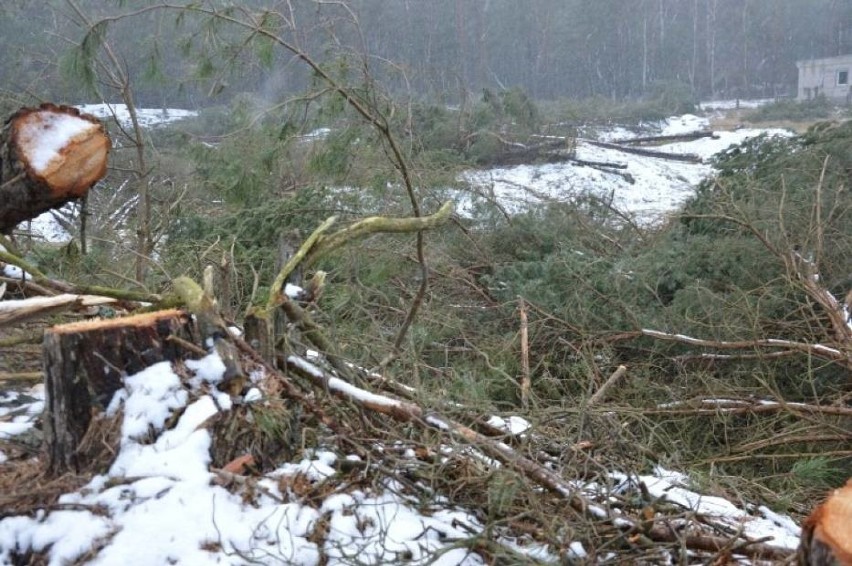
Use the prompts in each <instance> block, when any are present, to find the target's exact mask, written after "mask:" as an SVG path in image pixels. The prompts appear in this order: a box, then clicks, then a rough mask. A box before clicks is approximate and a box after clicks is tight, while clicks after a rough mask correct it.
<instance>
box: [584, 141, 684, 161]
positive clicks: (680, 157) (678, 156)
mask: <svg viewBox="0 0 852 566" xmlns="http://www.w3.org/2000/svg"><path fill="white" fill-rule="evenodd" d="M584 141H585V142H586V143H589V144H591V145H596V146H598V147H602V148H605V149H614V150H616V151H623V152H624V153H632V154H635V155H642V156H644V157H656V158H658V159H668V160H670V161H684V162H686V163H701V157H699V156H697V155H695V154H693V153H668V152H665V151H652V150H650V149H640V148H638V147H627V146H624V145H619V144H617V143H608V142H602V141H595V140H584Z"/></svg>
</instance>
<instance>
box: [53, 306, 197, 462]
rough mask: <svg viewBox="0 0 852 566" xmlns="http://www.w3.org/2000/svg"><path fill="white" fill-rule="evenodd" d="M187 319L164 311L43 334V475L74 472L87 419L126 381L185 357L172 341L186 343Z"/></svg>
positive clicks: (73, 325)
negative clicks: (177, 339) (45, 466)
mask: <svg viewBox="0 0 852 566" xmlns="http://www.w3.org/2000/svg"><path fill="white" fill-rule="evenodd" d="M191 334H192V325H191V322H190V319H189V316H188V315H187V314H186V313H184V312H182V311H179V310H165V311H158V312H153V313H146V314H140V315H135V316H129V317H125V318H116V319H109V320H91V321H84V322H74V323H70V324H63V325H59V326H54V327H53V328H50V329H48V330H47V331H46V332H45V334H44V351H43V354H44V367H45V378H44V379H45V397H46V399H45V419H44V437H45V443H46V445H47V452H48V462H49V466H48V467H49V470H50V471H51V472H52V473H54V474H58V473H63V472H66V471H78V470H79V467H80V464H81V462H79V461H78V455H77V447H78V446H79V443H80V440H81V439H82V438H83V436H84V435H85V434H86V431H87V430H88V428H89V423H90V422H91V420H92V414H93V413H94V412H97V411H98V410H102V409H103V408H105V407H106V406H107V405H108V404H109V402H110V400H111V399H112V396H113V394H114V393H115V392H116V391H117V390H119V389H120V388H122V387H123V386H124V383H123V378H124V376H126V375H129V374H134V373H137V372H139V371H141V370H143V369H145V368H146V367H148V366H150V365H153V364H154V363H156V362H160V361H163V360H169V361H173V360H176V359H180V358H183V357H185V355H187V354H188V352H185V351H184V350H183V349H182V348H181V347H180V346H179V345H178V344H176V343H175V342H173V341H170V340H167V339H168V337H169V336H172V335H176V336H178V337H182V338H185V339H186V338H191Z"/></svg>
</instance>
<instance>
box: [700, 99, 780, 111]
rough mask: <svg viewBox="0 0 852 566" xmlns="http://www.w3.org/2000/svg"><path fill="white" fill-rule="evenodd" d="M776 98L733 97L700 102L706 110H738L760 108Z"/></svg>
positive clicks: (701, 106)
mask: <svg viewBox="0 0 852 566" xmlns="http://www.w3.org/2000/svg"><path fill="white" fill-rule="evenodd" d="M775 101H776V99H774V98H756V99H753V100H741V99H738V98H732V99H729V100H706V101H704V102H701V103H699V104H698V107H699V108H701V109H702V110H704V111H708V110H736V109H737V108H760V107H761V106H766V105H767V104H772V103H773V102H775Z"/></svg>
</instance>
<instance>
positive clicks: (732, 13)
mask: <svg viewBox="0 0 852 566" xmlns="http://www.w3.org/2000/svg"><path fill="white" fill-rule="evenodd" d="M202 4H206V5H210V6H221V5H224V3H223V2H220V1H218V0H216V1H208V2H202ZM238 4H239V5H240V6H241V7H242V8H244V9H246V10H250V11H252V12H253V13H257V14H258V17H260V15H261V14H262V10H263V9H265V8H270V9H274V10H277V11H279V12H280V13H282V14H285V15H286V16H287V22H288V23H289V24H292V26H291V27H290V28H289V29H286V26H284V27H281V25H282V22H281V21H279V22H277V23H276V24H275V25H277V26H279V27H277V28H276V30H277V32H278V33H280V34H282V35H286V36H287V37H288V38H290V39H291V40H293V41H295V42H298V43H299V44H300V45H302V46H303V47H305V48H306V49H308V50H309V52H311V53H313V54H315V56H316V57H317V58H318V59H320V60H323V61H325V62H328V61H330V60H331V61H334V59H333V58H337V60H338V61H339V67H340V69H341V72H351V73H354V74H358V75H360V76H364V77H366V76H370V77H371V78H373V79H376V80H378V81H379V82H380V83H382V84H383V85H385V88H388V89H390V90H391V91H392V92H394V93H403V92H407V93H411V94H412V95H414V96H416V97H418V98H424V99H431V100H444V101H446V102H447V103H453V102H457V101H459V100H460V99H461V98H463V97H465V96H468V94H470V93H479V92H481V91H482V90H483V89H491V90H502V89H510V88H513V87H521V88H522V89H524V90H525V91H526V92H528V93H529V94H530V95H531V96H533V97H535V98H537V99H558V98H564V97H570V98H586V97H594V96H603V97H608V98H614V99H640V98H642V97H643V96H646V95H648V94H652V93H655V92H659V90H660V89H661V88H662V89H666V88H671V87H672V85H677V86H678V88H683V89H689V90H690V91H691V93H692V94H693V95H694V96H695V97H696V98H710V97H728V98H732V97H764V96H785V95H789V94H792V93H793V92H794V90H795V83H796V66H795V62H796V61H797V60H799V59H807V58H816V57H827V56H834V55H839V54H844V53H852V1H850V0H347V1H345V2H322V3H321V2H316V1H314V0H290V1H289V2H281V1H272V0H269V1H262V0H246V1H242V2H239V3H238ZM154 5H157V3H156V2H148V1H132V2H128V1H113V2H108V1H104V0H42V1H39V2H29V1H24V0H3V2H2V3H0V46H2V51H3V53H4V57H3V58H2V60H0V78H2V81H0V95H4V96H9V95H12V96H17V97H22V96H29V97H35V98H52V99H63V100H65V101H68V102H78V101H79V102H82V98H84V97H85V96H89V98H91V93H90V94H89V95H82V94H81V91H80V87H79V82H78V81H76V80H75V79H76V78H77V77H75V76H74V75H75V67H74V64H73V60H72V58H71V57H70V56H69V55H68V53H69V52H70V51H71V49H72V47H73V46H74V45H75V44H79V43H80V42H81V41H82V38H83V36H84V33H85V29H86V28H87V27H88V26H87V23H86V22H87V21H88V22H89V23H92V22H95V21H97V20H99V19H100V18H103V17H106V16H111V15H115V14H121V13H128V12H133V11H138V10H139V9H140V8H144V7H147V6H154ZM271 25H272V24H271ZM107 33H108V35H109V40H110V41H111V42H112V43H113V44H114V45H115V46H116V50H117V51H118V56H119V57H120V58H121V59H122V60H123V61H124V62H125V64H126V66H127V68H128V69H129V71H130V75H131V76H132V77H133V81H134V88H135V90H136V92H137V98H138V99H139V103H140V104H143V105H149V106H151V105H153V106H159V105H163V106H166V105H183V106H204V105H207V104H211V103H215V102H217V101H218V102H222V101H226V100H229V99H231V98H232V97H233V96H235V95H237V94H239V93H242V92H252V93H254V94H255V95H261V96H263V97H264V98H268V99H281V98H283V97H285V96H289V95H292V94H294V93H298V92H301V91H303V90H304V89H305V88H306V87H308V86H309V85H310V81H311V77H310V75H309V74H308V73H307V72H306V71H305V70H304V68H303V66H302V65H299V64H297V63H296V62H294V61H292V60H289V59H286V58H284V57H283V56H282V55H281V54H279V53H277V52H275V53H273V52H272V51H273V50H271V49H270V52H269V53H263V52H259V51H258V50H257V49H255V51H254V52H252V53H248V52H245V51H243V50H242V47H243V46H244V45H245V42H244V40H245V33H244V32H240V31H237V30H233V29H231V30H228V29H211V28H208V27H205V26H204V25H203V24H201V23H200V20H198V21H194V20H193V18H192V17H189V16H184V17H180V18H179V17H178V13H177V12H176V11H174V10H158V11H153V12H146V13H144V14H142V15H139V16H135V17H133V18H132V19H128V20H121V21H117V22H115V23H114V24H112V25H111V27H110V28H109V31H108V32H107ZM365 53H366V54H368V55H369V56H368V57H366V58H365V57H363V55H364V54H365ZM365 69H366V70H368V71H369V73H364V72H363V71H364V70H365Z"/></svg>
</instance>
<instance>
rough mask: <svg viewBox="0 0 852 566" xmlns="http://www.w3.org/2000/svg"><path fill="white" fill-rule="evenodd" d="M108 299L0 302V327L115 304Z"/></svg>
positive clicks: (66, 297) (77, 297) (58, 297)
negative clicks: (75, 309)
mask: <svg viewBox="0 0 852 566" xmlns="http://www.w3.org/2000/svg"><path fill="white" fill-rule="evenodd" d="M115 302H116V300H115V299H112V298H110V297H98V296H96V295H71V294H67V293H66V294H63V295H56V296H53V297H31V298H29V299H20V300H11V301H0V326H4V325H8V324H11V323H12V322H21V321H24V320H29V319H32V318H37V317H40V316H47V315H49V314H56V313H57V312H61V311H64V310H66V309H70V308H72V307H77V306H79V307H92V306H98V305H106V304H110V303H115Z"/></svg>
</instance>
